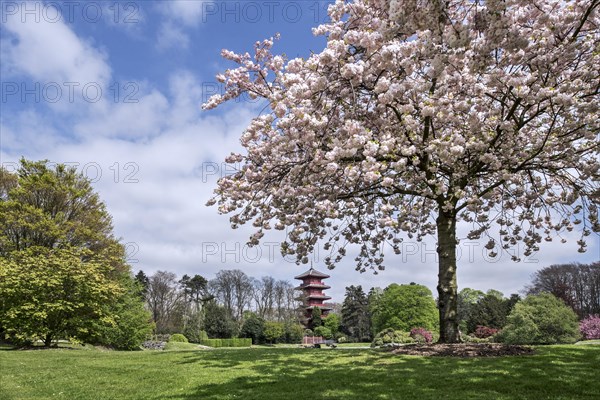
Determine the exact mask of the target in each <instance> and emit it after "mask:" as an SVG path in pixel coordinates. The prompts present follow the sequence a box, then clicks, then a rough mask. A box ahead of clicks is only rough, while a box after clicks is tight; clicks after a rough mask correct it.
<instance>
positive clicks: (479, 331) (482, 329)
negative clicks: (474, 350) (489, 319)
mask: <svg viewBox="0 0 600 400" xmlns="http://www.w3.org/2000/svg"><path fill="white" fill-rule="evenodd" d="M499 331H500V330H499V329H496V328H490V327H488V326H481V325H477V328H475V332H474V333H473V336H475V337H476V338H479V339H485V338H489V337H491V336H494V335H495V334H496V333H498V332H499Z"/></svg>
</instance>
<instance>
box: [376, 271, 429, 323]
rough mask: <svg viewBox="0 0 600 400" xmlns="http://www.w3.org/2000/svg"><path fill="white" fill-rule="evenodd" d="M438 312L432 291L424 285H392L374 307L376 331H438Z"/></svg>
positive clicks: (385, 290)
mask: <svg viewBox="0 0 600 400" xmlns="http://www.w3.org/2000/svg"><path fill="white" fill-rule="evenodd" d="M437 323H438V313H437V308H436V305H435V300H434V299H433V296H432V294H431V291H430V290H429V289H428V288H427V287H426V286H423V285H417V284H414V283H411V284H409V285H398V284H396V283H392V284H391V285H389V286H388V287H386V288H385V289H384V291H383V294H382V295H381V297H380V298H379V299H377V301H376V302H375V304H374V306H373V314H372V324H373V328H374V329H375V331H377V332H379V331H382V330H383V329H386V328H393V329H395V330H401V331H406V332H410V330H411V329H412V328H418V327H421V328H425V329H427V330H430V331H431V330H435V329H436V328H437Z"/></svg>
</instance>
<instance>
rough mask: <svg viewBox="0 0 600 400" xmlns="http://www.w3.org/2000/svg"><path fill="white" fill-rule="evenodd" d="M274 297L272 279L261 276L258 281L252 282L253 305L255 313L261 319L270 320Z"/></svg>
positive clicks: (273, 282) (273, 281) (273, 280)
mask: <svg viewBox="0 0 600 400" xmlns="http://www.w3.org/2000/svg"><path fill="white" fill-rule="evenodd" d="M274 295H275V279H274V278H273V277H271V276H263V277H262V278H261V279H260V280H259V279H255V280H254V303H255V304H256V312H257V314H258V315H259V316H260V317H261V318H265V319H270V318H272V316H273V298H274Z"/></svg>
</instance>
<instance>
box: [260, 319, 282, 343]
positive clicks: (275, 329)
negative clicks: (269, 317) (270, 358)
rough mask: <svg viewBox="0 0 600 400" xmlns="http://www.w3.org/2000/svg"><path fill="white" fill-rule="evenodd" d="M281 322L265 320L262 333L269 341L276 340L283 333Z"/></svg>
mask: <svg viewBox="0 0 600 400" xmlns="http://www.w3.org/2000/svg"><path fill="white" fill-rule="evenodd" d="M284 333H285V331H284V326H283V322H274V321H267V322H265V330H264V335H265V339H266V340H267V342H269V343H275V342H277V341H278V340H279V339H280V338H281V337H282V336H283V335H284Z"/></svg>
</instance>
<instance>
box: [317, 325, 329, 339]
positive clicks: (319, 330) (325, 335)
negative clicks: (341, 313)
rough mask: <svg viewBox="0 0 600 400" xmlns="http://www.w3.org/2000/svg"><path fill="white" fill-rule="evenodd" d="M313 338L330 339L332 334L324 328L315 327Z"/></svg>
mask: <svg viewBox="0 0 600 400" xmlns="http://www.w3.org/2000/svg"><path fill="white" fill-rule="evenodd" d="M315 336H322V337H323V338H325V339H331V338H332V336H333V335H332V333H331V329H329V328H328V327H326V326H317V327H316V328H315Z"/></svg>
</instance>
